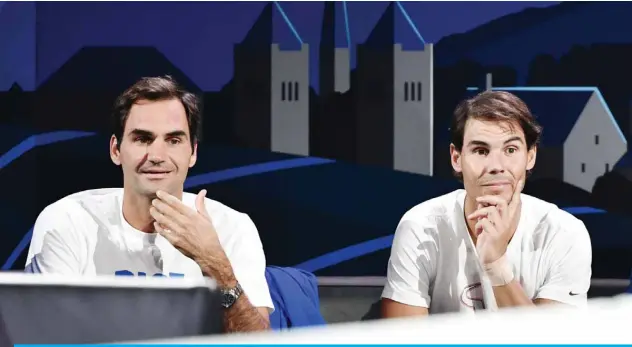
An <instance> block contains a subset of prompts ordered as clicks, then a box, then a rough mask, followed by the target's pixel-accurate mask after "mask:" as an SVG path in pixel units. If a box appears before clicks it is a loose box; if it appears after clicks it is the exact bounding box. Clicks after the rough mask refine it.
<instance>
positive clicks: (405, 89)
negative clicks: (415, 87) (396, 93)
mask: <svg viewBox="0 0 632 347" xmlns="http://www.w3.org/2000/svg"><path fill="white" fill-rule="evenodd" d="M404 101H408V82H404Z"/></svg>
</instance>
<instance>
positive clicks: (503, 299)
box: [493, 279, 534, 307]
mask: <svg viewBox="0 0 632 347" xmlns="http://www.w3.org/2000/svg"><path fill="white" fill-rule="evenodd" d="M493 288H494V297H495V298H496V304H498V307H517V306H534V304H533V302H532V301H531V299H529V297H528V296H527V295H526V294H525V292H524V290H523V289H522V286H521V285H520V283H518V281H516V280H515V279H514V280H513V281H511V282H509V284H507V285H504V286H495V287H493Z"/></svg>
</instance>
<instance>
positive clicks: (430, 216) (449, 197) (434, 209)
mask: <svg viewBox="0 0 632 347" xmlns="http://www.w3.org/2000/svg"><path fill="white" fill-rule="evenodd" d="M464 194H465V190H463V189H457V190H455V191H452V192H449V193H446V194H443V195H440V196H438V197H435V198H432V199H429V200H426V201H423V202H420V203H419V204H417V205H415V206H413V207H412V208H410V209H409V210H408V211H406V213H404V215H403V216H402V221H409V222H414V223H417V224H427V223H434V222H435V221H437V220H439V219H443V220H445V219H450V218H451V216H452V214H453V213H454V209H455V208H456V206H457V205H458V203H459V200H460V199H463V198H464Z"/></svg>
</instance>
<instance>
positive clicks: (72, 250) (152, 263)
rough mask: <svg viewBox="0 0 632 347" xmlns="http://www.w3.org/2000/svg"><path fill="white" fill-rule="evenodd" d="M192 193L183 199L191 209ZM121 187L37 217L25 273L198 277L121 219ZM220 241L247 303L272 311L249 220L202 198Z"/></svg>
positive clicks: (84, 195) (65, 201) (68, 201)
mask: <svg viewBox="0 0 632 347" xmlns="http://www.w3.org/2000/svg"><path fill="white" fill-rule="evenodd" d="M195 198H196V195H195V194H192V193H187V192H185V193H184V194H183V197H182V201H183V203H184V204H185V205H187V206H189V207H191V208H193V209H195ZM122 202H123V189H122V188H105V189H94V190H86V191H82V192H78V193H75V194H71V195H69V196H66V197H64V198H62V199H60V200H58V201H56V202H54V203H52V204H51V205H49V206H47V207H46V208H45V209H44V210H43V211H42V212H41V213H40V215H39V216H38V218H37V221H36V223H35V226H34V228H33V237H32V239H31V245H30V248H29V252H28V257H27V261H26V271H28V272H34V273H44V274H65V275H128V276H169V277H184V276H186V277H202V276H203V275H202V271H201V269H200V267H199V266H198V265H197V264H196V263H195V262H194V261H193V260H192V259H190V258H188V257H186V256H185V255H183V254H182V253H181V252H180V251H178V250H177V249H176V248H175V247H174V246H173V245H171V243H169V241H167V240H166V239H165V238H164V237H162V236H160V235H159V234H156V233H145V232H142V231H139V230H136V229H134V228H133V227H132V226H131V225H129V224H128V223H127V221H126V220H125V218H123V212H122ZM205 205H206V209H207V211H208V214H209V216H211V219H212V221H213V226H214V227H215V230H216V231H217V235H218V237H219V240H220V243H221V245H222V247H223V249H224V252H225V253H226V255H227V257H228V259H229V260H230V263H231V265H232V267H233V271H234V272H235V277H236V278H237V280H238V281H239V283H240V284H241V286H242V288H243V289H244V292H245V293H246V294H247V295H248V298H249V300H250V302H251V304H252V305H254V306H256V307H267V308H268V309H269V310H270V311H272V310H273V309H274V306H273V304H272V299H271V297H270V292H269V288H268V284H267V281H266V278H265V268H266V259H265V255H264V252H263V246H262V244H261V240H260V238H259V233H258V231H257V228H256V226H255V225H254V223H253V222H252V220H251V219H250V217H249V216H248V215H246V214H244V213H241V212H238V211H236V210H233V209H231V208H229V207H228V206H226V205H223V204H221V203H219V202H217V201H214V200H211V199H208V198H206V201H205Z"/></svg>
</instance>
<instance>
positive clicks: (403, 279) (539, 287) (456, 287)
mask: <svg viewBox="0 0 632 347" xmlns="http://www.w3.org/2000/svg"><path fill="white" fill-rule="evenodd" d="M521 199H522V209H521V215H520V221H519V223H518V228H517V230H516V232H515V234H514V236H513V238H512V239H511V241H510V243H509V245H508V247H507V253H506V256H507V258H508V260H509V262H510V263H511V265H512V268H513V272H514V278H515V279H517V280H518V281H519V282H520V284H521V285H522V288H523V290H524V291H525V293H526V295H527V296H528V297H529V298H531V299H532V300H534V299H538V298H542V299H550V300H555V301H558V302H562V303H565V304H570V305H573V306H585V305H586V303H587V292H588V289H589V287H590V277H591V275H592V270H591V263H592V249H591V242H590V236H589V234H588V231H587V230H586V227H585V226H584V223H583V222H582V221H580V220H579V219H577V218H575V217H574V216H573V215H571V214H570V213H568V212H566V211H564V210H561V209H559V208H558V207H557V206H555V205H553V204H550V203H548V202H545V201H542V200H540V199H537V198H535V197H532V196H529V195H525V194H521ZM464 203H465V190H463V189H459V190H456V191H454V192H451V193H448V194H445V195H443V196H440V197H437V198H434V199H431V200H428V201H426V202H423V203H421V204H419V205H417V206H415V207H413V208H412V209H410V210H409V211H407V212H406V213H405V214H404V216H403V217H402V219H401V221H400V222H399V225H398V227H397V230H396V232H395V238H394V241H393V246H392V249H391V256H390V259H389V262H388V270H387V281H386V285H385V287H384V290H383V293H382V297H384V298H388V299H391V300H394V301H397V302H400V303H404V304H407V305H411V306H418V307H426V308H428V310H429V312H430V313H446V312H474V311H476V310H480V309H489V310H494V309H496V308H497V305H496V301H495V298H494V295H493V289H492V287H491V284H490V283H489V279H487V277H485V276H481V275H480V274H481V267H480V263H479V262H478V255H477V252H476V248H475V246H474V243H473V242H472V239H471V237H470V235H469V233H468V231H467V226H466V224H465V215H464V212H463V208H464V207H463V206H464Z"/></svg>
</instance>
